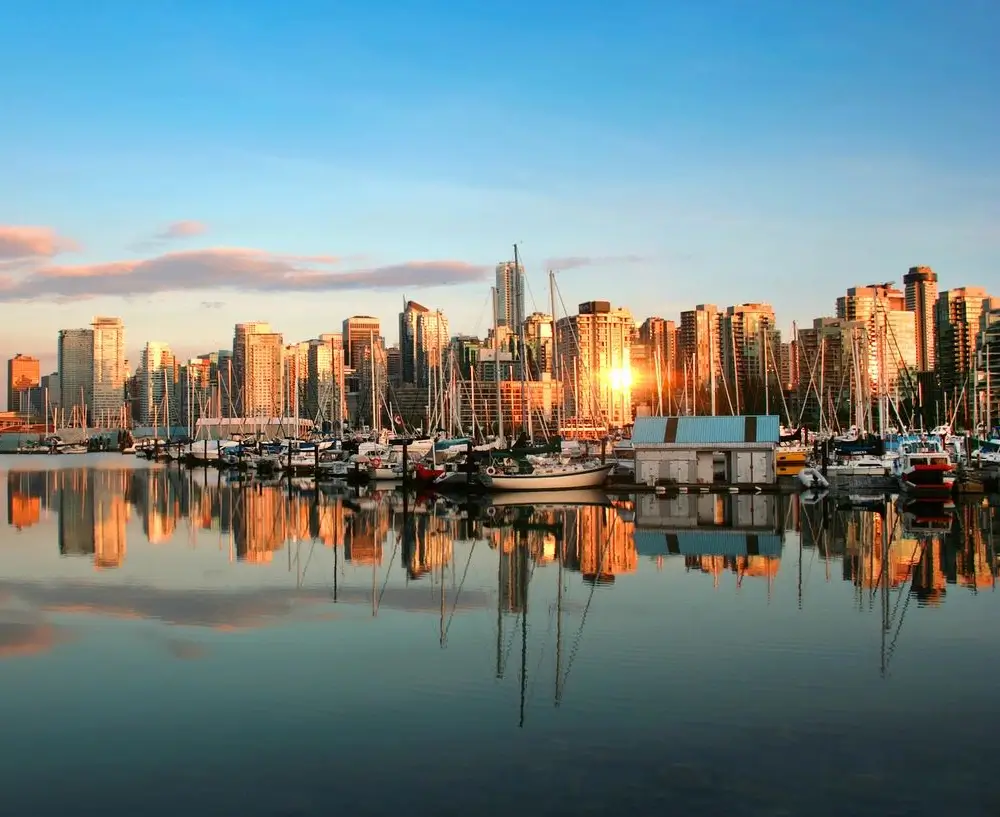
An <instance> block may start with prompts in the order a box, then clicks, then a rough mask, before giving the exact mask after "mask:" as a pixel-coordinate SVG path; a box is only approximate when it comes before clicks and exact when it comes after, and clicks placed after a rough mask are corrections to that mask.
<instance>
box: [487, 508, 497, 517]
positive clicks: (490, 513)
mask: <svg viewBox="0 0 1000 817" xmlns="http://www.w3.org/2000/svg"><path fill="white" fill-rule="evenodd" d="M486 515H487V516H488V517H489V518H490V519H492V518H493V517H494V516H496V515H497V509H496V508H494V507H493V506H492V505H490V507H488V508H487V509H486Z"/></svg>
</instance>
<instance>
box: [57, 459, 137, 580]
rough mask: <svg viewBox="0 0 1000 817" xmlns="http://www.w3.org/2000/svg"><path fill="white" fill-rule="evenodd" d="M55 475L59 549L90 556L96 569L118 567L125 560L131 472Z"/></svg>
mask: <svg viewBox="0 0 1000 817" xmlns="http://www.w3.org/2000/svg"><path fill="white" fill-rule="evenodd" d="M57 474H58V477H57V483H56V491H57V494H58V500H57V502H58V508H59V552H60V553H61V554H63V555H64V556H93V558H94V565H95V567H97V568H99V569H103V568H111V567H119V566H120V565H121V564H122V562H123V561H124V559H125V550H126V526H127V523H128V520H129V516H130V505H129V503H128V500H129V498H130V497H131V492H130V491H129V490H128V488H129V484H128V483H129V478H130V474H129V473H128V472H126V471H112V470H90V469H82V468H81V469H76V470H72V471H62V472H57Z"/></svg>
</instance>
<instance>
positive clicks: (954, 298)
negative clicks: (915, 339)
mask: <svg viewBox="0 0 1000 817" xmlns="http://www.w3.org/2000/svg"><path fill="white" fill-rule="evenodd" d="M992 305H993V304H992V299H991V298H990V296H989V295H988V294H987V292H986V290H985V289H983V288H982V287H956V288H955V289H946V290H945V291H944V292H942V293H941V294H940V295H938V299H937V305H936V307H935V311H934V331H935V333H936V336H937V350H936V360H937V371H938V377H939V380H940V385H941V390H942V392H943V394H944V396H945V397H946V398H947V399H949V400H957V399H958V395H959V393H960V392H961V391H962V389H963V387H964V386H965V384H966V383H968V382H969V376H970V373H971V372H972V371H973V370H974V369H975V359H976V358H975V354H976V336H977V335H978V334H979V329H980V318H981V317H982V314H983V312H984V311H988V310H989V309H990V308H991V307H992Z"/></svg>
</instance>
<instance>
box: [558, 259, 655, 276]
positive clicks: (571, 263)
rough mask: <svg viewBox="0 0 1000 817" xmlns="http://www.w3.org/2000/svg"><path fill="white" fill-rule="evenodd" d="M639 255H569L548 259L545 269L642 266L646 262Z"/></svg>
mask: <svg viewBox="0 0 1000 817" xmlns="http://www.w3.org/2000/svg"><path fill="white" fill-rule="evenodd" d="M645 260H646V259H645V258H642V257H641V256H638V255H604V256H589V255H568V256H563V257H558V258H546V259H545V268H546V269H551V270H556V271H557V272H558V271H559V270H570V269H578V268H579V267H613V266H618V265H621V264H640V263H642V262H643V261H645Z"/></svg>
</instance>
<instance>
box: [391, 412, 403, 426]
mask: <svg viewBox="0 0 1000 817" xmlns="http://www.w3.org/2000/svg"><path fill="white" fill-rule="evenodd" d="M392 421H393V422H394V423H395V424H396V425H398V426H401V425H402V424H403V415H401V414H397V415H396V416H395V417H393V418H392Z"/></svg>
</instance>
